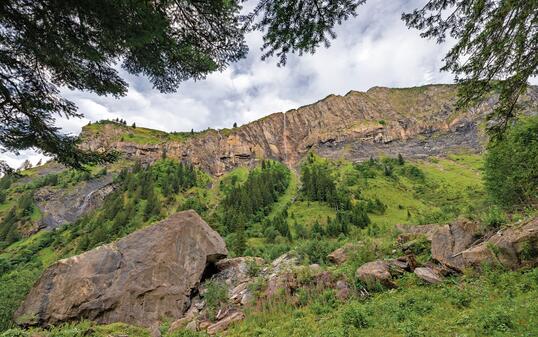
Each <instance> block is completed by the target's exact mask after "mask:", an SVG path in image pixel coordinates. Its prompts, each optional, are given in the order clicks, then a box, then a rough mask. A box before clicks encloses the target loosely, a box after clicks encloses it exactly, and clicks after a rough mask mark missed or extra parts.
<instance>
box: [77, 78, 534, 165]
mask: <svg viewBox="0 0 538 337" xmlns="http://www.w3.org/2000/svg"><path fill="white" fill-rule="evenodd" d="M456 92H457V86H455V85H428V86H423V87H416V88H406V89H389V88H382V87H374V88H372V89H370V90H368V91H367V92H358V91H350V92H349V93H347V94H346V95H344V96H336V95H330V96H328V97H326V98H324V99H322V100H320V101H318V102H316V103H314V104H311V105H307V106H303V107H300V108H298V109H294V110H290V111H287V112H285V113H281V112H279V113H274V114H272V115H269V116H267V117H265V118H262V119H260V120H257V121H254V122H252V123H249V124H246V125H243V126H241V127H239V128H235V129H233V130H220V131H219V130H208V131H204V132H202V133H197V134H194V135H187V136H186V137H183V138H181V139H178V138H177V137H173V136H171V135H170V134H166V133H164V132H158V131H154V133H153V134H151V136H149V135H148V131H147V130H148V129H142V130H138V129H136V130H135V129H133V128H131V127H128V126H120V125H117V124H103V125H101V127H100V128H99V129H96V128H85V129H84V130H83V133H82V139H83V140H84V141H83V144H82V146H83V147H84V148H87V149H92V150H99V149H116V150H119V151H121V152H122V153H124V154H125V155H126V156H127V157H130V158H138V159H141V160H145V161H153V160H155V159H158V158H160V157H161V155H162V153H163V152H164V151H166V154H167V156H168V157H172V158H178V159H181V160H184V161H187V162H191V163H193V164H195V165H197V166H199V167H201V168H202V169H204V170H207V171H209V172H211V173H212V174H215V175H220V174H222V173H224V172H226V171H228V170H230V169H231V168H234V167H236V166H240V165H251V164H253V163H254V162H255V161H256V160H258V159H262V158H271V159H277V160H280V161H283V162H284V163H286V164H288V165H289V166H295V165H296V164H297V163H298V162H299V161H300V159H301V158H302V157H303V156H304V154H305V153H307V152H308V151H309V150H313V151H316V152H317V153H319V154H320V155H322V156H325V157H330V158H346V159H349V160H364V159H367V158H369V157H370V156H377V155H382V154H386V155H395V154H397V153H402V154H403V155H404V156H407V157H421V156H428V155H442V154H444V153H447V152H451V151H454V150H456V149H461V148H466V149H469V150H471V151H480V150H481V149H482V144H483V140H484V136H483V132H481V131H480V129H481V128H480V125H481V124H482V123H483V122H484V121H485V116H486V115H487V114H488V113H489V112H490V111H491V108H492V106H493V104H494V102H495V98H494V97H492V98H491V99H489V100H488V101H487V102H485V103H483V104H481V105H480V106H479V107H476V108H473V109H469V110H465V111H456V110H455V108H454V104H455V102H456V99H457V97H456ZM522 101H523V102H524V103H525V106H526V109H527V112H531V113H535V112H536V111H537V110H538V109H537V107H538V87H531V88H529V90H528V92H527V94H526V95H525V96H524V97H523V98H522ZM96 130H97V131H96ZM144 140H148V141H147V142H145V141H144Z"/></svg>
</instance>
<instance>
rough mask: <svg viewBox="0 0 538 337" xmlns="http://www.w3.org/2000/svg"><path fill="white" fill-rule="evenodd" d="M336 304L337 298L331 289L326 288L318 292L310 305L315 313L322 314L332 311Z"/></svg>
mask: <svg viewBox="0 0 538 337" xmlns="http://www.w3.org/2000/svg"><path fill="white" fill-rule="evenodd" d="M337 306H338V299H337V298H336V295H335V293H334V290H333V289H327V290H325V291H324V292H322V293H321V294H320V296H319V297H318V298H316V300H315V301H314V303H313V304H312V306H311V309H312V312H313V313H314V314H316V315H324V314H327V313H330V312H332V311H333V310H334V309H335V308H336V307H337Z"/></svg>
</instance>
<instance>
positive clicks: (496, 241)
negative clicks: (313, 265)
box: [333, 217, 538, 288]
mask: <svg viewBox="0 0 538 337" xmlns="http://www.w3.org/2000/svg"><path fill="white" fill-rule="evenodd" d="M397 229H398V230H399V231H400V232H401V234H400V236H399V237H398V244H399V245H400V247H401V248H402V250H406V251H408V247H409V246H410V244H412V243H413V241H414V240H415V239H416V238H418V237H423V238H424V239H426V240H427V241H429V242H430V243H431V256H432V260H431V261H428V262H427V263H426V264H425V265H423V266H416V265H415V263H413V260H414V259H413V255H412V254H407V255H406V256H402V257H400V258H398V259H392V260H376V261H372V262H368V263H366V264H364V265H362V266H360V267H359V268H358V269H357V272H356V276H357V278H358V279H359V280H361V281H362V282H363V283H364V284H365V285H366V286H368V287H374V286H376V285H378V284H379V285H383V286H385V287H389V288H392V287H395V283H394V282H393V278H394V277H397V276H399V275H401V274H403V272H404V271H408V272H414V273H415V275H417V277H419V278H420V279H422V280H423V281H424V282H426V283H432V284H434V283H440V282H442V280H443V277H444V276H446V275H449V274H457V273H460V272H463V271H464V270H465V269H466V268H474V269H480V268H481V267H482V266H483V265H485V264H491V265H498V266H502V267H503V268H506V269H511V270H517V269H521V268H527V267H536V266H538V218H536V217H535V218H533V219H529V220H526V221H521V222H517V223H514V224H511V225H510V226H507V227H506V228H502V229H498V230H496V231H492V230H487V229H484V228H483V227H482V226H481V225H480V224H479V223H478V222H474V221H469V220H458V221H455V222H453V223H451V224H446V225H437V224H431V225H423V226H404V225H397ZM333 254H334V253H333ZM339 262H340V263H343V262H344V261H342V259H341V260H340V261H339Z"/></svg>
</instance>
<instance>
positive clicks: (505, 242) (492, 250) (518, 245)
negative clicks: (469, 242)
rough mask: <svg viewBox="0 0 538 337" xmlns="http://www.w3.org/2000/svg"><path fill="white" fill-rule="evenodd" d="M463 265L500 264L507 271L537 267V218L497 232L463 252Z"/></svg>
mask: <svg viewBox="0 0 538 337" xmlns="http://www.w3.org/2000/svg"><path fill="white" fill-rule="evenodd" d="M460 255H461V259H462V260H463V261H464V263H465V265H467V266H470V267H480V266H481V265H482V264H484V263H500V264H502V265H503V266H504V267H506V268H509V269H518V268H521V267H534V266H537V265H538V218H534V219H532V220H530V221H528V222H526V223H524V224H520V225H517V226H516V225H514V226H513V227H510V228H507V229H505V230H501V231H498V232H497V233H496V234H495V235H493V236H492V237H490V238H489V239H488V240H486V241H484V242H482V243H480V244H478V245H476V246H474V247H471V248H469V249H466V250H464V251H463V252H462V253H461V254H460Z"/></svg>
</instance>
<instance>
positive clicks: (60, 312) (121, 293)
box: [15, 211, 228, 326]
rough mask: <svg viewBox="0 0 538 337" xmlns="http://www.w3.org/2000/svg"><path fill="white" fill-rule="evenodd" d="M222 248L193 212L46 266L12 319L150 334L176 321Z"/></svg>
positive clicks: (207, 227) (224, 248)
mask: <svg viewBox="0 0 538 337" xmlns="http://www.w3.org/2000/svg"><path fill="white" fill-rule="evenodd" d="M227 253H228V252H227V250H226V246H225V243H224V240H223V239H222V238H221V237H220V236H219V235H218V234H217V232H215V231H214V230H213V229H211V227H209V225H208V224H207V223H205V222H204V221H203V220H202V218H201V217H200V216H199V215H198V214H197V213H196V212H194V211H185V212H179V213H176V214H174V215H172V216H170V217H169V218H167V219H165V220H163V221H160V222H158V223H156V224H154V225H152V226H150V227H147V228H144V229H141V230H138V231H136V232H134V233H132V234H130V235H128V236H126V237H124V238H123V239H121V240H119V241H117V242H114V243H111V244H107V245H103V246H100V247H97V248H95V249H93V250H90V251H88V252H86V253H84V254H81V255H77V256H74V257H71V258H68V259H64V260H60V261H58V262H57V263H55V264H53V265H52V266H50V267H49V268H48V269H47V270H46V271H45V272H44V273H43V275H42V276H41V278H40V279H39V281H38V282H37V283H36V284H35V285H34V287H33V288H32V290H31V291H30V293H29V294H28V296H27V297H26V299H25V301H24V302H23V304H22V305H21V306H20V308H19V309H18V310H17V312H16V314H15V316H16V320H17V322H18V323H19V324H22V325H41V326H47V325H49V324H56V323H61V322H66V321H71V320H75V319H76V320H79V319H82V318H84V319H90V320H93V321H96V322H98V323H113V322H125V323H130V324H136V325H141V326H151V325H153V324H155V323H156V322H158V321H159V320H160V318H161V317H172V318H173V317H175V318H180V317H182V316H183V315H184V313H185V311H186V310H187V309H188V308H189V306H190V301H191V292H192V290H193V289H195V288H197V286H198V284H199V283H200V281H201V279H202V277H203V275H204V271H205V270H206V268H207V266H208V265H209V264H213V263H215V262H216V261H217V260H219V259H221V258H224V257H225V256H226V255H227Z"/></svg>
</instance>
